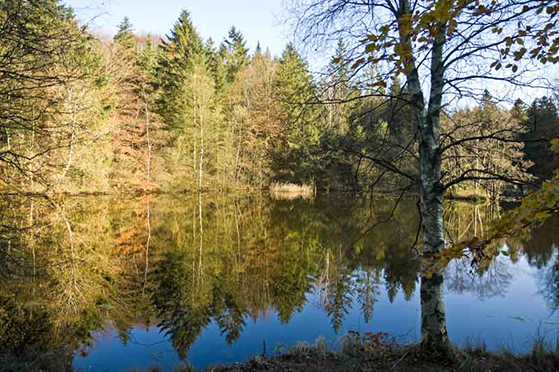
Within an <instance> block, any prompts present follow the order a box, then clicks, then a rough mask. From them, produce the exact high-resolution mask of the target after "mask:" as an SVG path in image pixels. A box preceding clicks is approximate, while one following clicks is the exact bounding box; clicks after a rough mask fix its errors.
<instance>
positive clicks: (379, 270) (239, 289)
mask: <svg viewBox="0 0 559 372" xmlns="http://www.w3.org/2000/svg"><path fill="white" fill-rule="evenodd" d="M0 203H2V205H1V206H0V211H1V212H0V213H1V214H0V234H1V239H0V280H1V281H2V283H1V285H0V350H2V352H3V353H4V355H5V356H6V355H9V356H10V360H12V359H13V362H12V363H18V362H21V363H27V365H29V363H31V362H33V363H35V366H51V367H52V368H54V369H57V370H63V369H69V368H70V367H71V365H72V364H76V361H75V359H78V360H80V361H82V362H83V361H84V360H85V361H87V360H88V359H87V358H86V357H87V356H88V354H89V353H96V352H97V351H99V350H105V349H106V347H107V345H109V344H111V345H113V344H114V342H115V341H114V340H119V345H120V346H119V347H122V345H124V346H125V347H126V346H128V347H137V346H138V345H152V346H153V347H151V348H148V349H145V350H148V351H144V352H149V353H153V352H154V351H153V350H155V348H156V347H157V345H160V343H161V341H162V340H161V337H159V338H158V337H155V336H154V333H153V332H152V331H154V332H155V334H157V331H161V332H163V334H165V335H167V339H168V340H169V342H170V344H171V345H172V347H173V349H174V350H175V352H176V356H178V358H180V359H188V358H189V356H190V351H191V349H192V348H193V345H194V344H195V343H199V342H202V340H203V339H204V337H210V336H208V335H209V334H212V332H213V333H215V335H216V336H217V335H219V336H218V337H220V338H221V339H222V340H224V341H225V342H227V343H228V344H243V345H244V344H245V343H246V341H245V340H241V338H242V336H243V335H257V336H256V337H253V338H255V341H254V343H253V344H252V346H250V347H248V346H247V347H246V348H245V349H244V351H242V353H243V354H242V355H240V354H239V353H238V352H235V355H232V356H230V357H231V358H230V359H228V360H226V361H229V362H230V361H235V360H242V359H244V358H245V357H246V356H250V355H253V354H255V353H257V352H258V351H259V350H261V342H262V339H263V338H264V336H262V335H261V334H259V330H261V331H262V332H267V331H269V329H270V328H269V326H270V324H271V323H273V322H276V321H277V325H274V327H275V328H273V329H274V330H275V331H277V332H279V330H285V329H287V328H281V327H282V326H281V325H282V324H284V325H285V327H287V326H288V325H296V324H299V323H298V322H301V319H306V318H305V317H309V316H310V314H312V318H313V319H315V324H314V325H313V324H312V322H313V320H312V319H311V321H310V323H308V324H307V323H306V324H304V325H303V326H301V327H300V330H299V331H301V332H302V330H303V329H310V328H312V329H313V332H314V334H329V335H331V336H332V335H333V334H334V333H338V334H342V333H343V332H345V331H347V330H348V328H349V327H353V328H355V324H356V321H357V320H356V319H362V321H363V324H374V327H376V328H378V330H387V329H388V328H390V327H391V325H390V324H391V323H390V322H391V321H390V320H387V318H385V317H386V312H385V309H386V307H387V306H392V307H391V308H390V309H391V310H390V312H391V314H390V315H391V316H393V317H394V319H397V320H395V321H393V322H397V323H398V322H399V323H405V324H407V327H412V328H413V327H414V325H417V326H418V324H416V323H417V316H418V315H417V305H418V304H417V301H415V293H416V289H417V287H418V274H419V269H420V267H419V263H418V262H417V261H416V260H415V254H414V251H413V250H412V249H411V247H413V246H414V243H415V242H416V237H417V226H418V225H419V220H418V216H417V213H416V209H415V203H414V202H412V201H405V202H402V203H401V204H400V205H399V207H398V208H397V209H396V210H395V211H394V213H393V210H392V204H391V203H389V202H376V203H375V204H374V206H372V207H371V206H370V205H369V203H368V202H363V201H359V200H355V199H346V198H340V199H335V198H319V199H316V200H309V199H296V200H270V199H268V198H265V197H261V196H254V197H232V196H222V195H217V196H216V195H204V196H192V197H188V196H183V197H169V196H164V197H163V196H162V197H151V196H146V197H142V198H139V199H135V200H128V201H123V200H115V199H111V198H99V197H95V198H93V197H92V198H68V199H62V200H45V199H15V198H6V199H3V200H1V201H0ZM498 213H499V209H498V208H495V207H494V206H485V207H484V206H480V205H473V204H468V203H456V202H452V203H451V202H449V203H448V205H447V206H446V215H445V218H446V221H447V230H448V231H447V235H448V238H449V240H460V239H463V238H465V237H467V236H468V235H471V234H480V233H481V232H482V230H483V229H484V225H485V223H486V222H485V221H487V220H488V219H489V218H492V217H495V216H496V215H498ZM388 217H392V218H388ZM385 220H388V221H387V222H383V223H381V224H379V225H378V226H377V227H376V228H374V229H372V230H370V231H368V232H367V233H366V234H365V235H364V236H362V233H363V231H366V230H367V227H368V226H370V225H373V224H375V223H377V222H382V221H385ZM557 222H558V221H556V220H552V221H550V222H549V226H554V225H553V224H554V223H555V226H557ZM555 230H556V229H553V228H549V227H547V228H546V227H543V228H541V229H538V230H536V231H534V232H533V237H532V239H530V240H529V241H526V242H519V241H507V242H499V243H498V244H504V243H506V244H507V246H508V248H509V252H510V253H511V257H510V258H505V257H500V258H499V259H498V260H496V261H495V263H494V264H493V265H492V266H490V267H489V268H488V269H487V271H486V272H485V273H484V275H483V276H478V275H475V274H474V273H472V272H471V267H470V265H469V263H468V262H463V261H462V262H454V263H453V264H452V265H451V266H450V267H449V268H448V270H447V276H446V277H447V291H448V292H449V296H450V297H451V298H452V297H453V296H454V297H455V298H456V299H457V300H456V301H457V302H456V303H458V302H460V303H464V304H465V306H466V307H467V306H470V308H472V309H473V307H475V306H477V305H474V302H472V301H476V300H477V301H483V302H485V301H487V302H489V301H490V300H491V299H496V298H505V297H510V294H511V292H513V293H523V292H522V290H518V283H517V282H515V280H516V279H517V278H518V277H519V275H518V272H517V271H518V268H519V267H520V266H522V265H520V264H519V265H520V266H519V265H513V263H518V262H520V261H522V260H524V261H522V262H526V263H528V264H529V265H530V266H532V267H534V268H538V269H539V271H537V274H536V279H537V280H536V284H537V286H538V292H539V293H540V296H541V298H542V299H544V300H545V301H546V303H547V305H548V309H550V310H551V309H555V308H556V307H557V305H558V304H559V284H558V283H559V262H558V258H557V257H558V255H557V254H555V253H554V252H555V248H556V247H557V237H559V235H557V234H558V232H557V231H555ZM554 234H555V235H557V236H555V235H554ZM360 237H362V238H361V239H358V238H360ZM522 247H525V248H526V250H525V251H522V250H521V248H522ZM511 261H512V262H511ZM526 267H528V268H529V266H526ZM526 267H525V268H524V269H523V270H527V269H526ZM527 291H528V293H529V291H531V289H527ZM399 295H400V296H401V297H402V300H397V297H398V296H399ZM531 295H532V296H533V295H534V293H531ZM403 300H405V301H403ZM524 300H525V299H524ZM467 301H470V302H467ZM390 303H394V304H395V305H389V304H390ZM447 303H449V302H448V301H447ZM396 305H397V306H396ZM453 306H454V305H453V302H452V301H451V302H450V304H449V310H448V313H449V331H450V333H451V337H452V334H453V323H452V322H453V320H452V319H453V317H454V316H455V315H457V314H461V313H460V310H453ZM514 306H516V305H514ZM400 310H401V311H402V315H401V317H403V318H406V317H407V318H408V320H406V321H403V320H402V319H403V318H397V316H398V315H397V313H398V311H400ZM404 310H405V311H404ZM462 311H463V310H462ZM480 311H481V310H480ZM406 314H407V315H406ZM513 314H514V313H513ZM492 316H493V315H487V317H492ZM322 318H324V319H325V321H327V322H328V323H329V326H326V325H325V324H322V323H321V321H320V319H322ZM381 320H382V322H381ZM485 320H487V319H485ZM360 321H361V320H359V322H360ZM375 322H376V323H375ZM454 322H455V324H457V325H455V326H454V327H455V329H459V328H460V327H464V324H463V323H464V321H463V320H458V321H456V320H455V321H454ZM389 323H390V324H389ZM481 323H483V321H481ZM493 323H495V321H493ZM274 324H275V323H274ZM348 324H349V325H348ZM359 324H361V323H359ZM490 324H491V322H488V325H489V326H490ZM313 326H314V328H313ZM359 327H360V326H359ZM465 327H466V328H467V327H468V325H467V324H465ZM289 329H290V331H289V332H290V334H289V335H287V336H286V337H284V338H283V340H286V339H287V340H290V341H291V342H292V343H294V342H295V341H296V340H298V339H300V338H301V337H306V336H305V335H303V334H301V333H297V331H295V330H293V329H292V328H289ZM394 329H398V330H401V332H402V333H405V332H406V329H403V328H397V327H396V328H394ZM460 329H461V328H460ZM142 330H144V331H142ZM412 331H413V330H412ZM142 332H145V337H146V340H145V341H142V342H141V341H139V338H140V337H143V336H140V335H142ZM282 332H283V331H282ZM395 332H399V331H395ZM532 332H535V329H534V330H533V331H532ZM408 333H409V329H408ZM412 333H413V332H412ZM204 335H205V336H204ZM202 336H203V337H202ZM268 336H269V335H268ZM154 337H155V338H154ZM251 337H252V336H251ZM409 338H410V339H413V338H414V337H413V335H412V336H410V337H409ZM103 340H105V341H103ZM213 340H215V337H214V338H213ZM310 341H312V340H310ZM455 341H456V340H455ZM457 341H458V342H459V341H460V340H457ZM163 342H166V341H165V339H163ZM255 344H256V345H258V346H254V345H255ZM114 347H116V346H114V345H113V349H114ZM206 348H210V346H208V345H206ZM158 350H159V349H158ZM109 352H110V351H106V353H109ZM158 352H162V351H161V350H160V351H158ZM208 357H211V355H210V356H208ZM90 359H91V358H90ZM105 359H107V358H105ZM109 359H110V358H109ZM190 359H192V358H190ZM138 360H141V358H140V357H138ZM30 361H31V362H30ZM82 362H80V363H82ZM80 363H78V364H80ZM86 364H87V362H86ZM199 364H204V363H202V362H200V363H199ZM14 365H15V364H14ZM81 365H83V364H81ZM53 366H54V367H53ZM131 366H132V365H129V368H131ZM140 366H143V367H146V365H145V364H144V365H140ZM199 366H201V367H203V366H204V365H199ZM105 367H106V368H109V369H111V367H110V365H109V366H108V367H107V366H105ZM98 368H101V367H98Z"/></svg>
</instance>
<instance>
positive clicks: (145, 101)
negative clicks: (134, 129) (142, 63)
mask: <svg viewBox="0 0 559 372" xmlns="http://www.w3.org/2000/svg"><path fill="white" fill-rule="evenodd" d="M142 96H143V98H144V111H145V114H146V141H147V146H148V154H147V155H148V158H147V165H146V180H147V182H150V181H151V146H152V145H151V138H150V133H149V127H150V117H149V107H148V100H147V96H146V92H145V90H144V89H143V88H142Z"/></svg>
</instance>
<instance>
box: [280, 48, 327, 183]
mask: <svg viewBox="0 0 559 372" xmlns="http://www.w3.org/2000/svg"><path fill="white" fill-rule="evenodd" d="M274 88H275V89H274V97H275V98H276V99H277V100H278V102H279V106H278V108H279V111H278V112H277V115H278V117H279V121H280V122H281V123H282V124H281V125H282V127H283V128H282V135H281V137H280V138H279V141H280V143H279V145H278V146H277V147H276V149H277V151H278V152H277V153H276V155H275V168H276V169H275V171H276V173H277V177H278V178H279V179H283V180H287V181H290V182H297V183H305V182H312V179H313V177H314V174H316V173H317V172H315V170H316V169H315V167H316V166H317V164H316V162H315V159H314V158H315V157H316V156H317V153H316V151H317V149H316V146H317V145H318V144H319V143H320V136H321V132H322V131H321V129H320V128H321V123H322V121H321V119H320V116H321V113H320V111H319V109H318V108H317V106H316V105H312V103H313V102H316V101H317V97H316V91H315V90H316V89H315V86H314V83H313V80H312V75H311V74H310V73H309V71H308V66H307V63H306V62H305V61H304V60H303V59H302V58H301V56H300V54H299V53H298V52H297V50H296V49H295V46H294V45H293V44H288V45H287V47H286V49H285V50H284V52H283V54H282V56H281V58H280V60H279V65H278V69H277V74H276V77H275V81H274Z"/></svg>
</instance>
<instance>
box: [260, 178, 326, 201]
mask: <svg viewBox="0 0 559 372" xmlns="http://www.w3.org/2000/svg"><path fill="white" fill-rule="evenodd" d="M269 190H270V196H271V197H272V198H273V199H276V200H293V199H299V198H301V199H312V198H314V195H315V190H314V187H313V186H311V185H297V184H294V183H277V182H274V183H272V184H271V185H270V187H269Z"/></svg>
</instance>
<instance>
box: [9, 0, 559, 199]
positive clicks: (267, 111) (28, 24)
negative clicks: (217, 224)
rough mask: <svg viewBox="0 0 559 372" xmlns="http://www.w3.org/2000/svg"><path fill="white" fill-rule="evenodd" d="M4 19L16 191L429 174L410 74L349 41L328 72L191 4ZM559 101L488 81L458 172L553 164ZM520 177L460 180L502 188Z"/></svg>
mask: <svg viewBox="0 0 559 372" xmlns="http://www.w3.org/2000/svg"><path fill="white" fill-rule="evenodd" d="M0 23H1V24H2V25H3V26H2V27H1V29H0V75H1V76H2V79H1V80H0V146H1V149H0V162H1V163H2V166H1V167H0V180H1V181H2V190H4V191H5V192H13V191H19V192H36V193H44V192H69V193H79V192H102V193H112V192H130V191H140V190H150V191H154V190H164V191H169V190H197V189H204V190H207V189H212V190H225V189H262V188H268V187H270V185H272V184H274V183H279V184H282V183H284V184H287V183H292V184H296V185H311V186H314V187H316V188H319V189H337V190H340V189H343V190H353V191H368V190H369V189H370V188H371V187H372V186H371V185H374V186H377V187H382V188H384V189H388V190H391V191H393V190H397V189H402V188H406V187H408V184H409V182H408V180H409V179H411V178H416V177H417V164H418V162H417V156H418V145H417V133H416V127H415V124H414V119H413V114H412V111H411V109H410V107H408V105H407V97H408V93H407V88H406V87H402V86H401V84H400V82H399V81H398V80H397V79H395V80H393V81H390V82H387V83H385V85H384V86H381V87H380V91H379V90H378V89H379V87H378V86H375V87H374V88H373V87H369V86H368V85H367V83H366V82H367V81H370V80H371V77H372V76H374V75H375V71H374V69H368V70H367V71H359V70H355V69H353V68H352V66H351V63H350V62H349V61H350V60H351V58H350V57H349V54H350V52H348V51H347V50H346V47H345V46H344V43H343V42H342V41H340V42H339V44H338V47H337V49H336V51H335V54H334V55H333V56H332V58H331V60H330V63H329V65H328V66H327V68H326V71H327V74H325V76H326V77H325V78H323V79H320V80H319V79H317V78H315V77H313V75H312V74H311V73H310V71H309V66H308V65H307V63H306V62H305V60H304V59H303V58H302V56H301V55H300V54H299V53H298V51H297V49H296V48H295V46H294V45H292V44H289V45H287V46H286V47H285V50H284V51H283V53H282V55H281V56H279V57H276V56H272V55H270V53H269V52H267V51H263V50H262V49H261V47H260V46H258V47H257V49H256V50H254V51H250V50H249V49H248V48H247V47H246V41H245V40H244V38H243V35H242V33H241V32H240V31H239V30H237V29H235V28H234V27H233V28H231V30H230V31H229V34H228V35H227V37H226V38H225V39H224V40H223V42H221V43H220V44H219V45H216V44H215V43H214V41H212V40H204V39H203V38H202V37H201V36H200V35H199V33H198V32H197V30H196V27H195V25H194V23H193V21H192V20H191V17H190V14H189V13H188V12H187V11H183V12H182V13H181V14H180V15H179V17H178V20H177V22H176V23H175V24H174V26H173V27H172V28H171V30H170V32H169V34H168V35H167V36H166V37H163V38H161V37H157V36H149V35H147V36H146V35H137V34H135V33H134V29H133V25H132V24H131V23H130V22H129V20H128V19H124V20H123V21H122V23H121V24H120V25H119V31H118V33H117V34H116V35H115V36H114V38H112V39H109V38H104V37H95V36H94V35H92V34H91V33H89V32H88V30H87V29H86V28H84V27H80V26H79V25H78V23H77V22H76V20H75V17H74V14H73V11H72V10H71V9H70V8H68V7H67V6H64V5H62V4H61V3H60V2H59V1H57V0H42V1H24V0H7V1H4V2H2V4H1V5H0ZM555 102H556V101H555V99H553V98H547V97H543V98H538V99H535V100H534V101H533V102H532V103H531V104H524V103H522V102H520V101H519V102H517V103H516V104H515V106H514V107H513V108H512V109H510V110H509V109H505V108H503V107H502V106H500V105H498V104H497V103H495V102H493V100H492V98H491V95H490V94H489V92H487V94H486V95H485V97H484V99H483V100H482V102H480V103H479V104H476V105H474V106H475V107H471V108H468V109H460V110H454V111H452V112H449V113H447V115H446V117H445V118H444V120H443V124H442V128H443V130H442V131H443V133H442V136H443V138H444V139H445V141H444V142H443V145H445V146H448V149H449V151H447V153H446V155H445V158H444V159H443V168H444V174H445V175H446V177H448V178H450V179H453V178H460V175H463V174H468V175H471V176H475V175H476V174H491V172H492V170H494V169H499V170H501V171H502V170H503V169H506V170H507V173H508V174H509V175H510V178H511V179H514V180H516V181H518V182H520V183H523V182H526V183H529V182H534V181H542V180H545V179H547V178H549V176H550V175H551V172H552V169H554V167H555V166H556V165H557V162H558V161H559V160H558V159H557V157H556V156H555V155H553V154H552V153H551V152H550V151H549V150H548V148H547V147H546V144H545V140H546V139H549V138H553V137H557V136H558V135H559V125H558V123H559V117H558V114H557V108H556V103H555ZM474 137H475V138H477V139H476V140H475V141H474V140H472V138H474ZM478 137H479V138H478ZM495 137H498V138H499V139H501V141H499V145H498V146H495V141H494V139H495ZM466 139H467V140H466ZM473 178H475V177H473ZM373 180H375V182H374V183H373ZM509 181H510V179H508V180H507V179H498V180H478V181H471V182H470V183H468V182H465V183H464V182H463V183H461V184H460V185H459V188H458V186H456V187H451V188H450V190H451V192H453V193H455V194H457V195H459V196H460V195H464V192H467V193H469V192H471V191H472V190H474V192H475V193H477V194H487V195H490V196H498V195H500V194H502V193H503V192H504V191H505V189H506V187H505V185H507V184H510V182H509ZM467 193H466V195H467Z"/></svg>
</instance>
